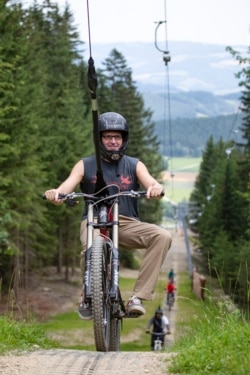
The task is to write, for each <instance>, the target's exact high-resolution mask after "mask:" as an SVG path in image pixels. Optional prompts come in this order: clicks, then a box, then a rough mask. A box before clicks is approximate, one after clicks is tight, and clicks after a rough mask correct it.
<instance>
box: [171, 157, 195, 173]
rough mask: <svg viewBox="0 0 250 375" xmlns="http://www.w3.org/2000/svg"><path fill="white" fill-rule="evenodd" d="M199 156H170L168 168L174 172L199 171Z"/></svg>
mask: <svg viewBox="0 0 250 375" xmlns="http://www.w3.org/2000/svg"><path fill="white" fill-rule="evenodd" d="M201 160H202V159H201V158H188V157H187V158H177V157H174V158H172V161H170V162H169V170H170V169H173V171H174V172H195V173H197V172H198V171H199V167H200V163H201Z"/></svg>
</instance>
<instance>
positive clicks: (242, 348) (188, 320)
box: [168, 274, 250, 375]
mask: <svg viewBox="0 0 250 375" xmlns="http://www.w3.org/2000/svg"><path fill="white" fill-rule="evenodd" d="M178 296H182V297H178V310H179V314H178V316H177V325H176V332H178V334H177V335H176V342H175V345H174V346H173V347H172V348H171V350H172V351H173V352H176V353H178V355H177V356H176V357H174V359H173V361H172V364H171V365H170V367H169V369H168V371H169V372H170V373H173V374H176V373H177V374H185V375H203V374H213V375H243V374H248V373H249V363H250V351H249V345H250V326H249V323H248V322H246V321H245V320H244V318H243V316H242V315H241V314H240V312H239V310H237V309H235V308H233V306H232V304H231V303H230V302H228V301H227V302H220V303H218V304H215V303H214V302H213V299H212V298H209V295H208V296H207V300H206V301H205V302H202V301H198V300H197V299H196V298H195V297H194V295H193V294H192V292H191V288H190V279H189V277H188V275H186V276H185V274H183V275H181V277H180V282H179V283H178ZM182 311H183V312H184V314H183V313H182Z"/></svg>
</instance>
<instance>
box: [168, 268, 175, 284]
mask: <svg viewBox="0 0 250 375" xmlns="http://www.w3.org/2000/svg"><path fill="white" fill-rule="evenodd" d="M168 279H169V280H172V281H174V269H173V268H171V270H170V271H169V273H168Z"/></svg>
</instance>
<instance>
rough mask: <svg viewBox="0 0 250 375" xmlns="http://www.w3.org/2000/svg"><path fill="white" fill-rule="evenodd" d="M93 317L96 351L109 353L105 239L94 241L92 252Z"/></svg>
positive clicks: (98, 238)
mask: <svg viewBox="0 0 250 375" xmlns="http://www.w3.org/2000/svg"><path fill="white" fill-rule="evenodd" d="M91 291H92V299H91V300H92V316H93V323H94V337H95V345H96V350H97V351H101V352H107V351H108V350H109V339H110V306H109V293H108V292H109V291H108V260H107V249H106V244H105V240H104V238H103V237H101V236H98V237H96V238H95V239H94V241H93V246H92V252H91Z"/></svg>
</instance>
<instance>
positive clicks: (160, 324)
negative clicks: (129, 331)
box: [146, 308, 170, 350]
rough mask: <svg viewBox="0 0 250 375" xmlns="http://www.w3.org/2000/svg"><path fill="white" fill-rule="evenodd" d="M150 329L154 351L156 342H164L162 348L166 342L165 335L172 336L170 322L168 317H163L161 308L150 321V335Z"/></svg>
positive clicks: (147, 331) (147, 330)
mask: <svg viewBox="0 0 250 375" xmlns="http://www.w3.org/2000/svg"><path fill="white" fill-rule="evenodd" d="M150 327H152V332H151V350H154V344H155V340H160V341H161V342H162V347H163V346H164V342H165V334H170V325H169V320H168V318H167V317H166V315H163V311H162V309H161V308H158V309H157V310H156V311H155V315H154V316H153V317H152V318H151V319H150V320H149V322H148V324H147V327H146V333H150Z"/></svg>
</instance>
